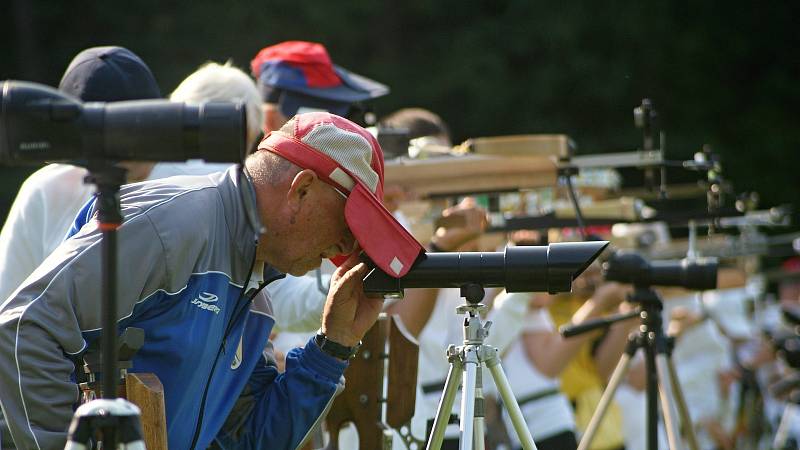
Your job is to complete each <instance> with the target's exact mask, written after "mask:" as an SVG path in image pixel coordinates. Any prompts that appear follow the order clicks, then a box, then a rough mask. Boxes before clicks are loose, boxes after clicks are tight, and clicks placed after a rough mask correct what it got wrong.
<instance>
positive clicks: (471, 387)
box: [425, 284, 536, 450]
mask: <svg viewBox="0 0 800 450" xmlns="http://www.w3.org/2000/svg"><path fill="white" fill-rule="evenodd" d="M484 294H485V291H484V289H483V287H482V286H481V285H479V284H465V285H463V286H461V297H464V299H465V300H466V303H465V304H463V305H461V306H459V307H458V308H456V312H458V314H463V315H464V343H463V345H460V346H455V345H450V346H449V347H448V348H447V360H448V361H449V362H450V369H449V371H448V372H447V380H446V381H445V384H444V391H443V392H442V398H441V399H440V400H439V406H438V408H437V410H436V418H435V419H434V422H433V430H432V431H431V435H430V438H429V439H428V445H427V447H425V448H426V450H439V449H440V448H441V447H442V441H443V439H444V432H445V428H446V427H447V422H448V419H449V417H450V411H452V409H453V402H454V401H455V398H456V393H457V392H458V386H459V385H462V381H463V385H462V390H461V392H462V396H461V414H460V424H459V430H460V434H461V437H460V445H459V448H460V450H472V449H475V450H483V449H484V433H485V430H484V426H485V418H484V412H485V408H484V397H483V380H482V375H481V374H482V371H481V370H480V369H481V366H482V365H486V367H487V368H488V369H489V371H490V372H491V374H492V378H493V379H494V383H495V385H496V386H497V390H498V392H499V393H500V399H501V400H502V402H503V405H504V406H505V408H506V410H507V411H508V414H509V416H510V417H511V422H512V424H513V425H514V430H515V431H516V433H517V436H518V437H519V440H520V442H521V443H522V448H523V449H524V450H536V444H534V443H533V437H531V433H530V431H529V430H528V426H527V424H526V423H525V419H524V418H523V417H522V411H520V408H519V404H518V403H517V400H516V398H514V394H513V393H512V392H511V385H509V384H508V378H506V374H505V373H504V372H503V368H502V367H500V358H498V356H497V349H496V348H494V347H492V346H491V345H485V344H484V343H483V342H484V340H485V339H486V337H487V336H488V335H489V327H491V325H492V323H491V322H487V323H486V324H485V325H483V324H482V323H481V317H480V314H481V313H482V312H484V311H486V305H483V304H481V303H480V302H481V300H483V296H484Z"/></svg>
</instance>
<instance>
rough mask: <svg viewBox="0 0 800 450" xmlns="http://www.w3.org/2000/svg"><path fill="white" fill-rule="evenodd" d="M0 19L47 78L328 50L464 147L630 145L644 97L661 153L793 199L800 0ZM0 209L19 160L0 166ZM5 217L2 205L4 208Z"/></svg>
mask: <svg viewBox="0 0 800 450" xmlns="http://www.w3.org/2000/svg"><path fill="white" fill-rule="evenodd" d="M9 8H10V10H11V13H10V14H4V15H3V17H2V18H0V54H2V55H4V56H3V58H2V59H0V79H5V78H16V79H29V80H33V81H38V82H43V83H47V84H51V85H55V84H57V83H58V80H59V78H60V76H61V74H62V72H63V70H64V68H65V67H66V65H67V63H68V62H69V60H70V59H71V58H72V56H73V55H74V54H75V53H77V52H78V51H80V50H81V49H83V48H85V47H89V46H94V45H108V44H117V45H123V46H126V47H128V48H130V49H132V50H133V51H135V52H136V53H138V54H139V55H140V56H142V58H143V59H144V60H145V61H147V62H148V64H149V65H150V66H151V68H152V69H153V71H154V72H155V74H156V77H157V79H158V80H159V82H160V84H161V87H162V90H163V92H164V93H165V94H166V93H168V92H170V91H171V90H172V89H173V88H174V87H175V86H176V85H177V84H178V83H179V82H180V81H181V80H182V79H183V78H184V77H185V76H186V75H187V74H189V73H190V72H192V71H193V70H194V69H195V68H197V67H198V66H199V65H200V64H202V63H204V62H206V61H208V60H216V61H225V60H227V59H232V60H233V62H234V63H235V64H237V65H238V66H240V67H242V68H245V69H247V66H248V63H249V60H250V58H251V57H252V56H253V55H254V54H255V53H256V52H257V51H258V50H259V49H260V48H262V47H264V46H266V45H270V44H273V43H276V42H279V41H282V40H286V39H305V40H315V41H319V42H322V43H324V44H325V45H326V46H327V47H328V49H329V51H330V53H331V55H332V57H333V59H334V61H335V62H336V63H338V64H340V65H342V66H344V67H347V68H349V69H352V70H354V71H356V72H358V73H363V74H365V75H367V76H370V77H373V78H375V79H378V80H380V81H382V82H384V83H386V84H388V85H390V86H391V88H392V94H391V95H390V96H388V97H385V98H383V99H380V100H379V101H378V102H376V105H375V107H376V109H377V111H378V112H379V113H387V112H390V111H392V110H394V109H396V108H400V107H404V106H423V107H426V108H429V109H431V110H434V111H436V112H438V113H439V114H441V115H442V116H443V117H444V118H445V120H446V121H447V122H448V123H449V124H450V125H451V128H452V130H453V134H454V138H455V139H456V141H458V140H461V139H464V138H467V137H470V136H481V135H502V134H512V133H536V132H560V133H567V134H569V135H571V136H572V137H573V138H574V139H575V140H576V141H577V143H578V145H579V152H582V153H589V152H600V151H610V150H622V149H633V148H635V147H637V146H638V145H639V142H640V134H639V131H638V130H636V129H635V128H634V127H633V123H632V120H631V109H632V108H633V107H634V106H635V105H637V104H638V103H639V101H640V99H641V98H642V97H650V98H652V99H653V101H654V102H655V105H656V107H657V109H658V110H659V112H660V118H661V123H662V125H663V127H664V129H665V130H666V131H667V132H668V150H669V152H670V154H671V155H672V156H674V157H675V158H684V157H689V156H690V155H691V154H692V153H693V152H694V151H697V150H699V149H700V148H701V146H702V145H703V144H705V143H709V144H712V145H713V146H714V148H715V149H716V150H718V151H719V152H721V154H722V156H723V158H724V162H725V167H726V170H727V174H728V176H729V177H730V178H731V179H732V180H733V182H734V184H735V187H736V188H737V189H738V190H745V189H746V190H756V191H758V192H760V193H761V195H762V199H763V203H764V204H765V205H774V204H778V203H783V202H794V203H795V204H796V205H798V206H800V183H799V182H798V181H797V176H796V174H795V172H796V171H797V170H798V168H800V151H798V144H800V142H799V141H800V133H799V132H798V130H797V124H798V123H800V121H798V105H800V87H798V83H797V80H798V79H800V77H798V75H800V73H799V72H800V58H799V57H798V53H797V50H796V49H797V48H799V47H800V46H798V44H800V42H798V40H799V38H798V33H796V32H795V30H794V27H793V23H792V21H793V19H794V18H795V17H797V16H798V15H797V13H798V12H799V11H798V9H800V7H799V6H798V3H797V2H782V1H775V0H771V1H770V0H767V1H764V2H760V3H759V4H758V5H755V4H752V3H751V2H744V1H732V2H726V3H724V4H720V3H719V2H714V1H710V0H698V1H692V2H690V1H686V0H678V1H672V2H621V1H618V2H543V1H531V0H460V1H455V0H439V1H435V2H432V1H428V0H407V1H399V0H385V1H375V2H364V1H360V0H340V1H337V2H297V1H293V0H291V1H290V0H273V1H270V2H263V1H261V2H259V1H239V2H225V3H220V2H216V1H210V0H194V1H191V2H190V1H156V0H139V1H135V2H123V1H119V0H106V1H96V0H95V1H87V2H82V3H80V4H75V3H72V2H62V1H59V0H36V1H27V2H26V1H25V0H13V1H12V2H11V4H10V5H7V9H9ZM2 173H3V174H9V173H10V174H14V176H4V177H3V178H2V181H1V182H0V183H2V184H0V192H2V195H1V196H0V197H2V198H0V208H3V207H4V205H7V203H8V202H10V201H11V199H12V198H13V196H14V193H15V192H16V189H17V186H18V183H19V179H20V176H21V175H20V174H24V173H27V172H25V171H22V172H21V171H19V170H11V169H2ZM2 215H4V210H2V211H0V217H2Z"/></svg>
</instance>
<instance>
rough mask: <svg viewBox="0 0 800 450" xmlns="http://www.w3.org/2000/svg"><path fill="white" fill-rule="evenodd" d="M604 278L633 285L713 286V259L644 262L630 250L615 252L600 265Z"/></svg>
mask: <svg viewBox="0 0 800 450" xmlns="http://www.w3.org/2000/svg"><path fill="white" fill-rule="evenodd" d="M603 269H604V275H605V279H606V280H608V281H618V282H620V283H629V284H633V285H634V286H639V287H647V286H676V287H683V288H686V289H693V290H706V289H715V288H716V287H717V259H716V258H697V259H681V260H666V261H652V262H650V261H647V260H646V259H644V258H643V257H642V256H641V255H639V254H637V253H632V252H617V253H615V254H614V255H612V256H611V258H609V259H608V261H606V263H605V264H604V266H603Z"/></svg>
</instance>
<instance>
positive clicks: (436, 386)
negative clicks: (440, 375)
mask: <svg viewBox="0 0 800 450" xmlns="http://www.w3.org/2000/svg"><path fill="white" fill-rule="evenodd" d="M444 382H445V380H442V381H435V382H433V383H428V384H423V385H422V386H420V387H421V388H422V393H423V394H432V393H434V392H442V391H443V390H444Z"/></svg>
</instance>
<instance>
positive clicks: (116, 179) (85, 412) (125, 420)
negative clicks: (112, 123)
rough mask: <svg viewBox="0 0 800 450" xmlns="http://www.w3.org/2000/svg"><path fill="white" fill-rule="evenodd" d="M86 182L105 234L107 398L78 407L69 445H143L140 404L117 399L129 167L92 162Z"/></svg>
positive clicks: (135, 447)
mask: <svg viewBox="0 0 800 450" xmlns="http://www.w3.org/2000/svg"><path fill="white" fill-rule="evenodd" d="M89 170H90V175H89V176H87V177H86V180H85V182H87V183H94V184H95V185H97V200H96V205H97V207H96V209H97V219H98V222H99V224H98V228H99V229H100V230H101V232H102V244H101V245H102V258H101V264H102V267H103V275H102V278H103V280H102V289H103V291H102V292H103V301H102V307H101V309H102V316H103V330H102V336H101V342H102V372H101V374H102V395H103V398H102V399H98V400H91V401H89V402H87V403H85V404H83V405H81V407H80V408H78V410H77V411H75V414H74V415H73V417H72V423H71V424H70V427H69V437H68V438H67V446H66V449H76V450H77V449H81V450H82V449H86V448H99V446H98V445H97V442H98V441H97V440H94V438H95V437H96V436H97V435H98V434H99V435H100V436H101V438H100V439H99V441H100V442H103V445H102V448H104V449H113V450H116V449H117V448H118V445H117V444H118V443H119V445H120V448H124V449H127V450H138V449H144V442H143V438H142V429H141V421H140V417H139V416H140V412H139V408H138V407H137V406H136V405H134V404H133V403H131V402H129V401H127V400H125V399H121V398H117V384H118V381H119V380H118V377H119V373H118V372H117V356H118V348H117V261H118V258H117V228H119V226H120V225H121V224H122V211H121V209H120V204H119V189H120V186H122V184H123V183H124V182H125V172H126V171H125V169H123V168H120V167H116V166H113V165H110V164H108V163H100V164H98V165H97V166H94V165H90V166H89Z"/></svg>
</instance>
